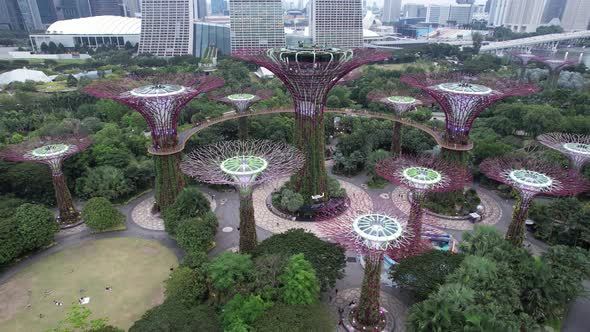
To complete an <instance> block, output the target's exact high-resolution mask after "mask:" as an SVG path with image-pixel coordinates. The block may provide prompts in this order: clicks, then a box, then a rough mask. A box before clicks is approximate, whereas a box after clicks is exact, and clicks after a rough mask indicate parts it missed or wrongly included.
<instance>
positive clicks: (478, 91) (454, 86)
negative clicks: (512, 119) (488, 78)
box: [437, 82, 492, 95]
mask: <svg viewBox="0 0 590 332" xmlns="http://www.w3.org/2000/svg"><path fill="white" fill-rule="evenodd" d="M437 88H438V89H439V90H442V91H446V92H454V93H461V94H466V95H489V94H491V93H492V89H490V88H488V87H487V86H485V85H480V84H471V83H463V82H454V83H442V84H439V85H437Z"/></svg>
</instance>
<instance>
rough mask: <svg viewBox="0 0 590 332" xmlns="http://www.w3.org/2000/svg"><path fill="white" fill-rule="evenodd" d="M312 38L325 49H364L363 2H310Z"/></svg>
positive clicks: (321, 0) (357, 0) (316, 0)
mask: <svg viewBox="0 0 590 332" xmlns="http://www.w3.org/2000/svg"><path fill="white" fill-rule="evenodd" d="M310 1H311V6H310V7H311V20H310V30H311V37H312V39H313V42H314V43H315V44H318V45H320V46H325V47H338V48H354V47H363V8H362V2H361V0H310Z"/></svg>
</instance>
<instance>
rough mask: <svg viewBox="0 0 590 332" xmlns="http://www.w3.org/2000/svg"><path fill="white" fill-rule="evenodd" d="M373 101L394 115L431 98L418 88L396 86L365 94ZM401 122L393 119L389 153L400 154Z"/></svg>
mask: <svg viewBox="0 0 590 332" xmlns="http://www.w3.org/2000/svg"><path fill="white" fill-rule="evenodd" d="M367 98H369V99H371V100H373V101H374V102H377V103H381V104H383V105H385V106H387V108H389V109H390V110H391V111H392V112H393V113H394V114H395V115H396V116H399V117H401V116H402V115H403V114H405V113H407V112H409V111H411V110H414V109H416V107H417V106H420V105H426V104H432V102H433V100H432V98H431V97H430V96H429V95H427V94H425V93H423V92H422V91H420V90H413V89H406V88H396V89H392V90H387V91H375V92H371V93H369V94H368V95H367ZM401 139H402V124H401V123H399V122H397V121H394V123H393V138H392V140H391V154H392V155H394V156H399V155H401V151H402V143H401Z"/></svg>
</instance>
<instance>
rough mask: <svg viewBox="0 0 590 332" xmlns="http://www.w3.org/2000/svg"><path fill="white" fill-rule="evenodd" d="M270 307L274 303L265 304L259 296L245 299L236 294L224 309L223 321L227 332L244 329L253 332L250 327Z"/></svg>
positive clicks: (250, 296)
mask: <svg viewBox="0 0 590 332" xmlns="http://www.w3.org/2000/svg"><path fill="white" fill-rule="evenodd" d="M270 307H272V303H269V302H264V300H262V298H261V297H260V296H259V295H256V296H255V295H249V296H248V297H247V298H244V297H243V296H242V295H240V294H236V295H235V296H234V297H233V298H232V299H231V300H229V301H228V302H227V303H226V304H225V306H224V307H223V313H222V314H221V321H222V322H223V326H224V327H225V330H226V331H239V330H240V329H241V328H243V327H246V329H247V330H251V328H249V325H250V324H252V323H253V322H254V321H255V320H256V318H258V317H259V316H260V315H261V314H262V313H263V312H264V311H265V310H266V309H268V308H270ZM237 326H239V327H240V328H237Z"/></svg>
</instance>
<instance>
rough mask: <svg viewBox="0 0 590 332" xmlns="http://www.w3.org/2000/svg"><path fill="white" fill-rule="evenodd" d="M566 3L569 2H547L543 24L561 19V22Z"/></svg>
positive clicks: (562, 0)
mask: <svg viewBox="0 0 590 332" xmlns="http://www.w3.org/2000/svg"><path fill="white" fill-rule="evenodd" d="M566 3H567V0H547V2H546V3H545V9H544V10H543V17H542V18H541V23H549V22H551V20H553V19H559V20H560V21H561V18H562V15H563V11H564V10H565V5H566Z"/></svg>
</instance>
